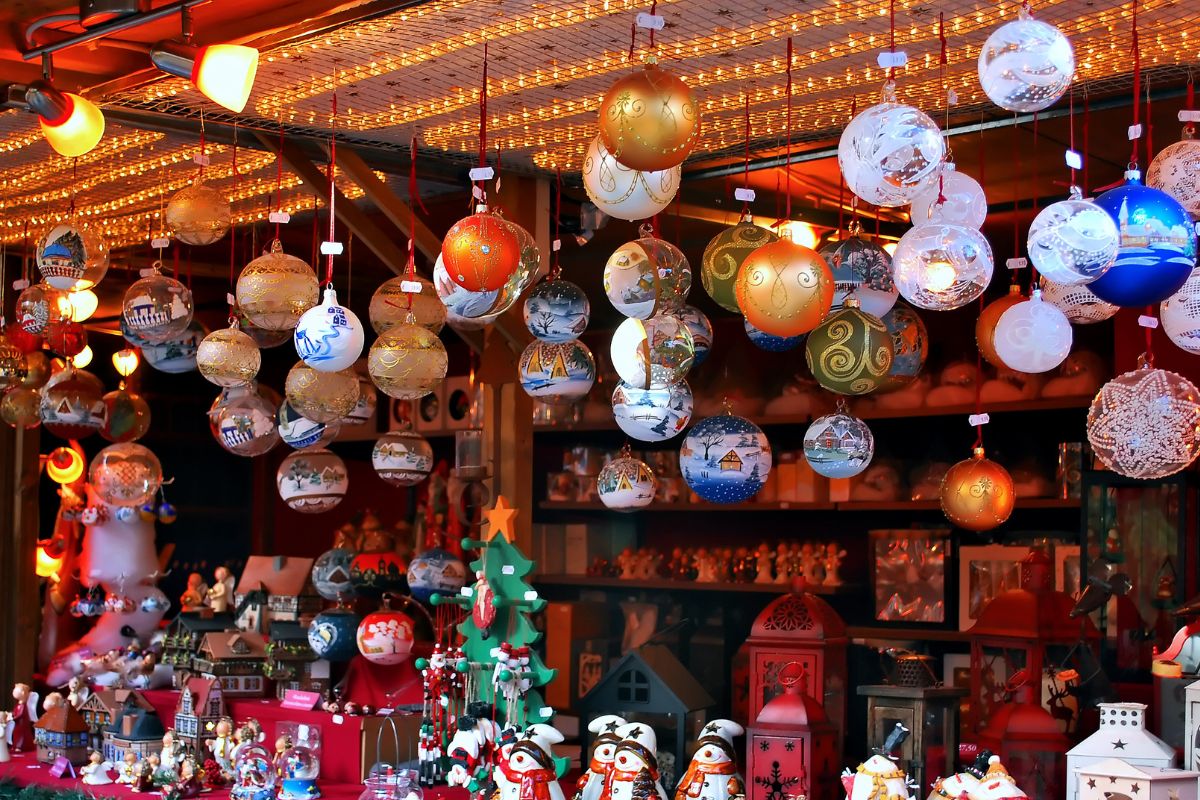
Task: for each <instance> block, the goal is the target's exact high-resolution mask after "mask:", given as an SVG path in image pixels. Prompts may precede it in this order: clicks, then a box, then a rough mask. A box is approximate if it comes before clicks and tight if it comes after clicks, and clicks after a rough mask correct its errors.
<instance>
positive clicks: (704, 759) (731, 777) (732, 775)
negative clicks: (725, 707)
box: [675, 719, 746, 800]
mask: <svg viewBox="0 0 1200 800" xmlns="http://www.w3.org/2000/svg"><path fill="white" fill-rule="evenodd" d="M745 732H746V731H745V730H744V729H743V728H742V726H741V725H738V724H737V723H736V722H733V721H732V720H728V719H714V720H713V721H712V722H710V723H708V724H707V725H705V726H704V729H703V730H702V731H701V732H700V738H699V739H697V740H696V752H695V753H694V754H693V755H692V763H690V764H688V768H687V772H685V773H684V774H683V779H682V780H680V781H679V785H678V786H676V787H675V800H731V798H737V800H740V799H741V798H742V797H744V796H745V794H746V787H745V784H744V783H743V782H742V776H741V775H739V774H738V771H737V756H736V755H735V751H734V749H733V739H734V737H735V736H741V735H742V734H743V733H745Z"/></svg>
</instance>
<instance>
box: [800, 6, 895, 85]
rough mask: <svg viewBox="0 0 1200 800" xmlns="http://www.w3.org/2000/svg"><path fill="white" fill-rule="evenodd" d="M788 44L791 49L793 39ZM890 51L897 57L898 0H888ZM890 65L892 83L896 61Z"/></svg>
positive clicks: (889, 72) (889, 78)
mask: <svg viewBox="0 0 1200 800" xmlns="http://www.w3.org/2000/svg"><path fill="white" fill-rule="evenodd" d="M788 44H789V47H790V45H791V39H788ZM888 49H889V50H890V51H891V53H892V55H893V56H895V55H896V0H888ZM789 53H790V50H789ZM889 63H890V64H891V66H889V67H888V73H887V76H888V80H889V81H890V80H895V78H896V61H895V59H894V58H893V59H892V60H891V61H890V62H889ZM788 66H791V59H790V58H789V59H788Z"/></svg>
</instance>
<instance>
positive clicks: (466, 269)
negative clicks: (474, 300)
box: [442, 212, 521, 292]
mask: <svg viewBox="0 0 1200 800" xmlns="http://www.w3.org/2000/svg"><path fill="white" fill-rule="evenodd" d="M442 263H443V264H444V265H445V267H446V274H447V275H449V276H450V280H452V281H454V282H455V283H456V284H458V285H459V286H461V287H463V288H464V289H466V290H468V291H471V292H491V291H495V290H496V289H499V288H500V287H502V286H504V284H505V283H507V282H508V279H509V278H510V277H511V276H512V274H513V273H514V272H516V271H517V267H519V266H520V265H521V244H520V242H519V241H517V237H516V235H515V234H514V233H513V230H512V228H511V227H510V223H509V222H507V221H505V220H503V219H501V218H500V217H498V216H496V215H494V214H489V213H487V212H479V213H476V214H472V215H471V216H469V217H464V218H463V219H460V220H459V221H458V222H456V223H454V227H452V228H451V229H450V230H449V231H448V232H447V233H446V238H445V239H443V240H442Z"/></svg>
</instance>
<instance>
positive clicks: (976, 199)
mask: <svg viewBox="0 0 1200 800" xmlns="http://www.w3.org/2000/svg"><path fill="white" fill-rule="evenodd" d="M939 197H940V198H941V200H940V202H939V200H938V198H939ZM987 209H988V204H987V196H986V195H985V194H984V193H983V187H982V186H980V185H979V181H977V180H975V179H974V178H972V177H971V176H970V175H964V174H963V173H961V172H959V171H958V170H956V169H955V168H954V164H952V163H948V164H946V165H945V166H944V167H942V171H941V173H940V174H938V175H937V176H935V177H934V178H933V179H932V180H930V181H929V183H927V184H926V185H925V188H924V189H922V190H921V191H919V192H917V194H916V196H915V197H913V201H912V208H911V209H910V212H909V215H910V216H911V217H912V224H913V225H923V224H924V223H926V222H947V223H949V224H951V225H962V226H963V227H964V228H981V227H983V221H984V219H986V218H987Z"/></svg>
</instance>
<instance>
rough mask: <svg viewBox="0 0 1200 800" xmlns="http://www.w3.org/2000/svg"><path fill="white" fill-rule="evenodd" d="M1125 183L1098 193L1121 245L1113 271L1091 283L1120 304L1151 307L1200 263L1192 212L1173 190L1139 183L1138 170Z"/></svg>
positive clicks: (1098, 292) (1102, 295)
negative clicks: (1184, 206)
mask: <svg viewBox="0 0 1200 800" xmlns="http://www.w3.org/2000/svg"><path fill="white" fill-rule="evenodd" d="M1125 176H1126V183H1125V185H1124V186H1118V187H1117V188H1116V189H1110V190H1108V191H1107V192H1105V193H1104V194H1102V195H1100V196H1099V197H1097V198H1096V205H1098V206H1100V207H1101V208H1103V209H1104V210H1105V211H1107V212H1108V215H1109V216H1110V217H1112V218H1113V219H1114V220H1116V222H1117V227H1118V229H1119V230H1120V233H1121V249H1120V250H1118V251H1117V259H1116V261H1114V262H1113V265H1112V266H1111V267H1109V268H1108V271H1107V272H1105V273H1104V274H1103V275H1101V276H1100V277H1099V278H1096V279H1095V280H1094V281H1091V282H1090V283H1089V284H1088V288H1089V289H1091V290H1092V292H1093V293H1094V294H1095V295H1096V296H1097V297H1099V298H1100V299H1101V300H1104V301H1105V302H1108V303H1112V304H1114V305H1117V306H1147V305H1153V304H1154V303H1158V302H1161V301H1163V300H1166V299H1167V298H1168V297H1170V296H1171V295H1173V294H1175V292H1177V291H1179V287H1181V286H1183V282H1184V281H1186V280H1187V279H1188V276H1189V275H1191V274H1192V267H1194V266H1196V231H1195V227H1194V225H1193V223H1192V219H1191V217H1190V216H1189V215H1188V212H1187V211H1186V210H1184V208H1183V206H1181V205H1180V204H1179V201H1178V200H1176V199H1175V198H1174V197H1171V195H1169V194H1167V193H1165V192H1160V191H1159V190H1158V189H1151V188H1150V187H1148V186H1143V185H1142V184H1141V183H1140V182H1139V175H1138V172H1137V171H1136V170H1130V171H1129V172H1127V173H1125Z"/></svg>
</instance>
